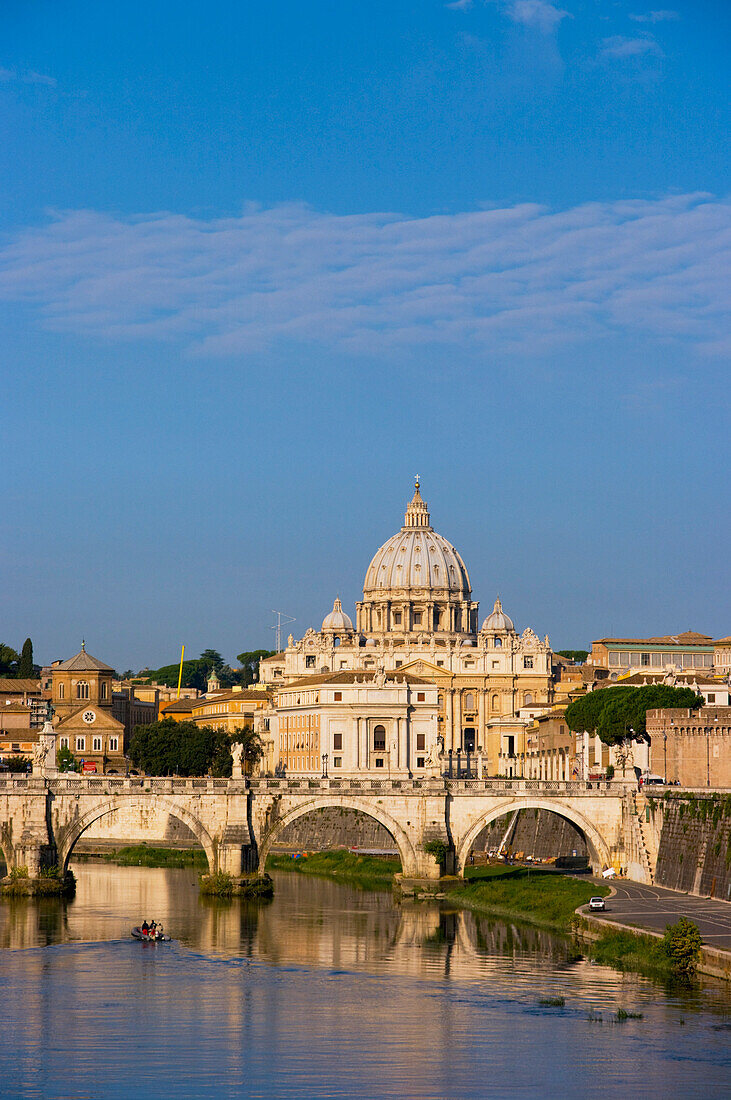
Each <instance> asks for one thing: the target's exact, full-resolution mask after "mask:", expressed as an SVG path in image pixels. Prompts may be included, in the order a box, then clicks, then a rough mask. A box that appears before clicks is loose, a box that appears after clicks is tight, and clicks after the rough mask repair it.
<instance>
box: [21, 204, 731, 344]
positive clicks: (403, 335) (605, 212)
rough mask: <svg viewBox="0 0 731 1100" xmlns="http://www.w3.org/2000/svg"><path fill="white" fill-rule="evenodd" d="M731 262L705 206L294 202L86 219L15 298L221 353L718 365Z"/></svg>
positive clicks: (722, 216) (80, 322) (728, 245)
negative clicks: (346, 206)
mask: <svg viewBox="0 0 731 1100" xmlns="http://www.w3.org/2000/svg"><path fill="white" fill-rule="evenodd" d="M730 256H731V203H729V202H726V201H719V200H714V199H712V198H710V197H708V196H704V195H685V196H672V197H666V198H662V199H656V200H648V199H646V200H632V201H617V202H609V203H587V204H584V205H581V206H577V207H573V208H571V209H568V210H561V211H551V210H547V209H545V208H544V207H540V206H536V205H532V204H524V205H520V206H512V207H506V208H495V209H484V210H476V211H468V212H465V213H455V214H446V215H440V216H433V217H422V218H410V217H404V216H402V215H398V214H389V213H370V214H354V215H349V216H345V215H334V214H327V213H320V212H318V211H315V210H312V209H311V208H309V207H307V206H302V205H294V204H292V205H283V206H278V207H274V208H264V207H255V206H251V207H248V208H246V209H245V210H244V212H243V213H242V214H241V216H239V217H233V218H222V219H216V220H212V221H203V220H199V219H194V218H190V217H185V216H181V215H175V214H169V213H159V214H151V215H146V216H139V217H128V218H121V217H112V216H111V215H109V214H103V213H97V212H94V211H84V210H80V211H70V212H64V213H60V214H58V215H56V216H55V217H54V219H53V220H52V222H50V223H49V224H48V225H46V226H43V227H41V228H34V229H27V230H25V231H23V232H21V233H20V234H19V235H18V236H17V237H16V239H15V240H14V241H12V242H11V243H9V244H7V245H6V247H5V248H4V249H2V250H1V251H0V298H2V299H5V300H7V301H16V302H25V303H27V304H28V306H29V307H30V308H31V309H35V310H37V311H38V313H39V314H40V316H41V317H42V319H43V322H44V324H45V325H46V326H48V327H50V328H52V329H54V330H59V331H68V332H73V333H81V334H87V335H90V336H93V337H95V338H103V339H106V340H123V339H148V340H175V341H177V342H179V343H180V344H182V345H183V346H184V347H187V348H188V349H189V350H191V351H195V352H199V353H206V354H210V355H234V354H245V353H246V352H249V351H252V350H260V349H267V348H276V347H280V348H283V347H288V348H291V347H292V346H296V345H299V346H320V347H328V348H331V349H336V350H338V351H341V352H358V353H360V352H369V353H374V352H377V353H379V354H381V353H382V354H387V355H388V354H396V355H398V354H399V352H401V351H403V350H407V349H416V348H422V347H427V346H434V345H444V346H450V347H452V348H454V349H461V350H462V351H463V352H464V353H469V352H470V351H472V350H475V349H478V350H479V349H482V350H489V351H491V352H496V353H510V352H518V353H521V354H525V353H529V354H531V355H538V354H540V353H541V352H542V351H544V350H546V349H548V348H553V347H556V346H563V345H566V344H567V343H570V342H576V341H581V340H584V341H589V342H593V341H595V340H597V339H599V338H601V337H602V336H603V335H605V334H607V333H625V334H626V333H630V334H652V335H654V336H656V337H659V338H661V339H663V340H673V339H681V340H686V341H688V342H691V343H693V344H695V345H696V346H699V347H703V348H706V349H709V350H721V348H722V342H723V340H724V337H725V334H727V332H728V328H727V322H728V299H727V296H726V294H725V289H724V288H725V287H726V286H728V283H729V275H730V274H731V273H730V272H729V267H731V263H730V262H729V257H730Z"/></svg>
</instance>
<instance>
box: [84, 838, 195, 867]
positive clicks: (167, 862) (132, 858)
mask: <svg viewBox="0 0 731 1100" xmlns="http://www.w3.org/2000/svg"><path fill="white" fill-rule="evenodd" d="M80 858H82V859H83V858H84V857H83V856H82V857H80ZM87 858H91V859H103V860H104V861H105V862H106V863H118V864H119V865H120V866H121V867H192V868H194V869H195V870H196V871H207V870H208V860H207V859H206V853H205V852H204V851H203V849H202V848H150V847H148V846H147V844H133V845H130V846H128V847H126V848H116V849H115V850H114V851H113V852H104V853H103V854H100V855H99V856H90V857H87Z"/></svg>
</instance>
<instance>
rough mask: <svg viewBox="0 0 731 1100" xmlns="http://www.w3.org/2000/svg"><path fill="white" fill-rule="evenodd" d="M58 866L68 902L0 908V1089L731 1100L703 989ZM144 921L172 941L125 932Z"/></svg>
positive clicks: (512, 937)
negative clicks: (676, 988) (619, 1017)
mask: <svg viewBox="0 0 731 1100" xmlns="http://www.w3.org/2000/svg"><path fill="white" fill-rule="evenodd" d="M74 870H75V872H76V875H77V879H78V891H77V895H76V898H75V899H74V900H73V901H70V902H68V903H60V902H57V901H41V902H39V901H33V902H28V901H17V902H7V901H5V902H2V903H0V993H1V996H0V1095H2V1096H3V1097H5V1096H8V1097H23V1098H25V1097H42V1098H44V1100H50V1098H69V1100H71V1098H73V1100H77V1098H79V1100H81V1098H83V1100H87V1098H88V1100H103V1098H108V1097H125V1098H147V1097H176V1098H188V1097H190V1098H193V1097H195V1098H208V1097H217V1098H221V1097H241V1096H247V1097H268V1098H273V1097H291V1096H297V1097H304V1098H308V1097H368V1098H376V1097H409V1098H411V1097H414V1098H425V1100H426V1098H432V1097H433V1098H446V1097H449V1098H452V1097H455V1098H464V1100H467V1098H471V1097H490V1098H495V1100H499V1098H501V1097H510V1098H515V1097H518V1098H533V1097H556V1098H573V1097H582V1098H583V1097H604V1096H611V1097H614V1098H617V1097H619V1098H622V1100H633V1098H635V1097H639V1096H644V1097H658V1098H659V1097H663V1098H667V1097H684V1098H689V1097H690V1098H692V1097H703V1098H704V1100H713V1098H715V1097H719V1098H720V1097H728V1096H729V1095H731V995H730V994H729V990H728V989H727V988H726V987H725V986H723V985H722V984H720V983H719V984H718V985H716V984H713V983H706V984H705V985H703V986H702V987H701V988H699V989H698V990H695V991H694V992H687V993H677V992H668V991H666V990H664V989H662V988H660V987H658V986H657V985H654V984H653V983H651V982H649V981H647V980H644V979H642V978H638V977H636V976H634V975H622V974H619V973H617V972H616V971H614V970H611V969H608V968H605V967H599V966H593V965H592V964H590V963H589V962H588V961H587V960H585V959H583V958H581V957H577V956H576V955H575V954H574V953H573V952H572V949H571V948H570V946H569V945H567V944H566V943H564V942H563V941H561V940H556V939H553V938H552V937H550V936H549V935H546V934H543V933H540V932H536V931H535V930H532V929H530V928H527V927H517V926H513V927H511V926H508V925H505V924H503V923H500V922H498V921H492V920H488V919H486V918H475V917H474V916H472V915H471V914H469V913H462V912H454V911H452V910H450V909H449V908H448V907H446V906H445V903H442V908H439V907H438V906H436V905H434V904H431V903H430V904H427V903H423V904H419V903H409V904H405V905H403V906H401V907H399V906H396V905H394V903H393V901H392V899H391V895H390V894H388V893H384V892H374V893H371V892H365V891H359V890H355V889H351V888H349V887H346V886H341V885H339V884H335V883H331V882H328V881H325V880H318V879H314V878H311V877H309V876H303V875H297V874H278V875H277V876H276V880H275V881H276V895H275V897H274V899H273V900H272V901H271V902H269V903H258V904H255V903H247V902H243V901H240V900H234V901H230V902H221V901H215V902H212V901H205V900H204V899H201V898H200V897H199V896H198V885H197V879H196V875H195V873H194V872H189V871H185V870H152V869H147V868H129V867H114V866H111V865H108V864H80V865H77V866H76V867H75V868H74ZM145 916H147V917H155V918H156V919H157V920H158V921H162V922H163V923H164V925H165V926H166V928H167V929H168V930H169V931H170V932H171V933H172V935H173V936H174V937H175V941H174V942H173V943H170V944H160V945H152V944H141V943H137V942H135V941H133V940H132V939H131V938H130V936H129V930H130V928H131V927H132V925H133V924H137V923H139V922H140V920H141V919H142V918H143V917H145ZM559 995H560V996H563V997H565V1005H564V1007H553V1008H552V1007H546V1006H541V1005H540V1004H539V1001H540V1000H541V999H542V998H546V997H551V996H554V997H555V996H559ZM619 1008H623V1009H625V1010H626V1011H628V1012H641V1013H642V1014H643V1018H642V1019H637V1020H633V1019H629V1020H626V1021H624V1022H617V1021H616V1012H617V1010H618V1009H619Z"/></svg>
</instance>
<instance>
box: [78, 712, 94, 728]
mask: <svg viewBox="0 0 731 1100" xmlns="http://www.w3.org/2000/svg"><path fill="white" fill-rule="evenodd" d="M81 717H82V718H83V719H84V721H85V722H86V724H87V726H90V725H91V724H92V722H95V721H96V714H95V713H94V711H93V710H85V711H84V713H83V714H82V715H81Z"/></svg>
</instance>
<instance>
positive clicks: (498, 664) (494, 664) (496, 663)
mask: <svg viewBox="0 0 731 1100" xmlns="http://www.w3.org/2000/svg"><path fill="white" fill-rule="evenodd" d="M492 667H493V668H500V662H499V661H493V662H492Z"/></svg>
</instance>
